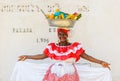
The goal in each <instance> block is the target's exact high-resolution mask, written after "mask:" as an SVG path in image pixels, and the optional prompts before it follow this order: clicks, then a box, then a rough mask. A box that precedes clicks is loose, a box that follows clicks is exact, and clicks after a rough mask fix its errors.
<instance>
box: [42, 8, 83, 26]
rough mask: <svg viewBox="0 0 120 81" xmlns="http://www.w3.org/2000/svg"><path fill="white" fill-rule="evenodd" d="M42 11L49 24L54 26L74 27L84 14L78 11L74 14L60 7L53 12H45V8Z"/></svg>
mask: <svg viewBox="0 0 120 81" xmlns="http://www.w3.org/2000/svg"><path fill="white" fill-rule="evenodd" d="M41 11H42V13H43V14H44V15H45V17H46V18H47V20H48V23H49V25H50V26H52V27H68V28H72V27H74V24H75V22H76V21H77V20H79V19H80V18H81V16H82V14H78V13H76V12H75V13H73V14H68V13H65V12H62V11H60V10H59V9H56V10H55V12H54V13H51V14H45V13H44V11H43V10H41Z"/></svg>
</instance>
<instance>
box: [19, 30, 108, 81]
mask: <svg viewBox="0 0 120 81" xmlns="http://www.w3.org/2000/svg"><path fill="white" fill-rule="evenodd" d="M57 32H58V38H59V42H58V43H50V44H48V46H47V47H46V48H45V49H44V52H43V54H39V55H22V56H20V57H19V61H24V60H26V59H34V60H39V59H45V58H48V57H49V58H51V59H52V60H55V61H56V63H54V64H52V65H51V66H50V67H49V68H48V70H47V72H46V74H45V76H44V78H43V81H80V79H79V76H78V73H77V69H76V67H75V63H76V62H77V61H79V60H80V57H82V58H84V59H86V60H88V61H91V62H94V63H98V64H101V65H102V66H103V67H105V68H109V63H107V62H105V61H102V60H98V59H96V58H94V57H92V56H89V55H87V54H86V53H85V50H84V49H83V48H82V46H81V44H80V43H78V42H73V43H70V42H68V39H67V38H68V32H69V30H68V29H64V28H58V30H57ZM109 69H110V68H109Z"/></svg>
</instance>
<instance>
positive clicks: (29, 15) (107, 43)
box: [0, 0, 120, 81]
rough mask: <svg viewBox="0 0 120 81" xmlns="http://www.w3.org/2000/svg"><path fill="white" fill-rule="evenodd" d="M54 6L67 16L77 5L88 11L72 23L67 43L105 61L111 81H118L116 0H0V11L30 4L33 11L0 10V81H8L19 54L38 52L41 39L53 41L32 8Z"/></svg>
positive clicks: (118, 17) (119, 31) (53, 35)
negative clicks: (78, 44)
mask: <svg viewBox="0 0 120 81" xmlns="http://www.w3.org/2000/svg"><path fill="white" fill-rule="evenodd" d="M56 3H58V4H59V5H60V8H61V10H62V11H65V12H68V13H73V12H75V11H78V8H79V7H81V5H83V6H84V5H85V6H87V7H88V8H89V12H82V14H83V16H82V18H81V19H80V20H79V21H77V22H76V24H75V26H74V28H73V31H72V37H71V38H70V41H71V42H72V41H79V42H81V43H82V45H83V47H84V48H85V49H86V52H87V54H89V55H91V56H94V57H96V58H98V59H102V60H105V61H108V62H109V63H110V64H111V72H112V77H113V80H114V81H119V80H120V74H119V73H120V70H119V68H120V63H119V61H120V59H119V56H120V55H119V53H120V42H119V41H120V37H119V35H120V28H119V26H120V24H119V21H120V15H119V14H120V10H119V4H120V1H119V0H109V1H108V0H104V1H101V0H97V1H96V0H81V1H80V0H76V1H74V0H20V1H18V0H0V10H1V9H3V5H14V6H15V7H14V8H15V9H16V6H17V5H30V6H31V7H29V9H32V8H33V9H34V12H19V11H17V10H16V11H13V12H6V11H4V12H1V11H0V21H1V22H0V57H1V58H0V81H9V79H10V76H11V72H12V70H13V67H14V65H15V63H16V61H17V57H18V56H19V55H23V54H38V53H42V50H43V48H44V47H45V46H46V45H47V42H42V43H41V42H40V41H41V38H43V39H49V41H56V42H57V35H56V33H55V32H49V25H48V22H47V20H46V19H45V17H44V15H43V14H42V13H41V12H37V9H36V8H35V7H36V6H35V5H38V6H39V8H42V9H43V10H44V11H45V12H47V10H48V8H47V5H50V6H52V5H55V4H56ZM4 9H5V8H4ZM12 9H13V8H12ZM15 9H13V10H15ZM14 28H16V29H17V28H18V29H19V28H21V29H27V28H31V29H32V33H29V32H27V33H15V32H13V29H14ZM52 31H53V28H52ZM37 39H39V43H37ZM82 61H84V60H82ZM82 61H81V62H82ZM38 62H39V61H38ZM85 62H87V61H85Z"/></svg>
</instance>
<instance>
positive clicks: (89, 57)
mask: <svg viewBox="0 0 120 81" xmlns="http://www.w3.org/2000/svg"><path fill="white" fill-rule="evenodd" d="M81 57H82V58H84V59H86V60H88V61H90V62H94V63H98V64H101V65H102V66H103V67H107V68H109V69H110V67H109V65H110V64H109V63H107V62H105V61H102V60H99V59H96V58H94V57H92V56H90V55H87V54H86V53H83V54H81Z"/></svg>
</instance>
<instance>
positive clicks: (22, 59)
mask: <svg viewBox="0 0 120 81" xmlns="http://www.w3.org/2000/svg"><path fill="white" fill-rule="evenodd" d="M18 58H19V59H18V61H24V60H26V59H27V58H28V55H22V56H19V57H18Z"/></svg>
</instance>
